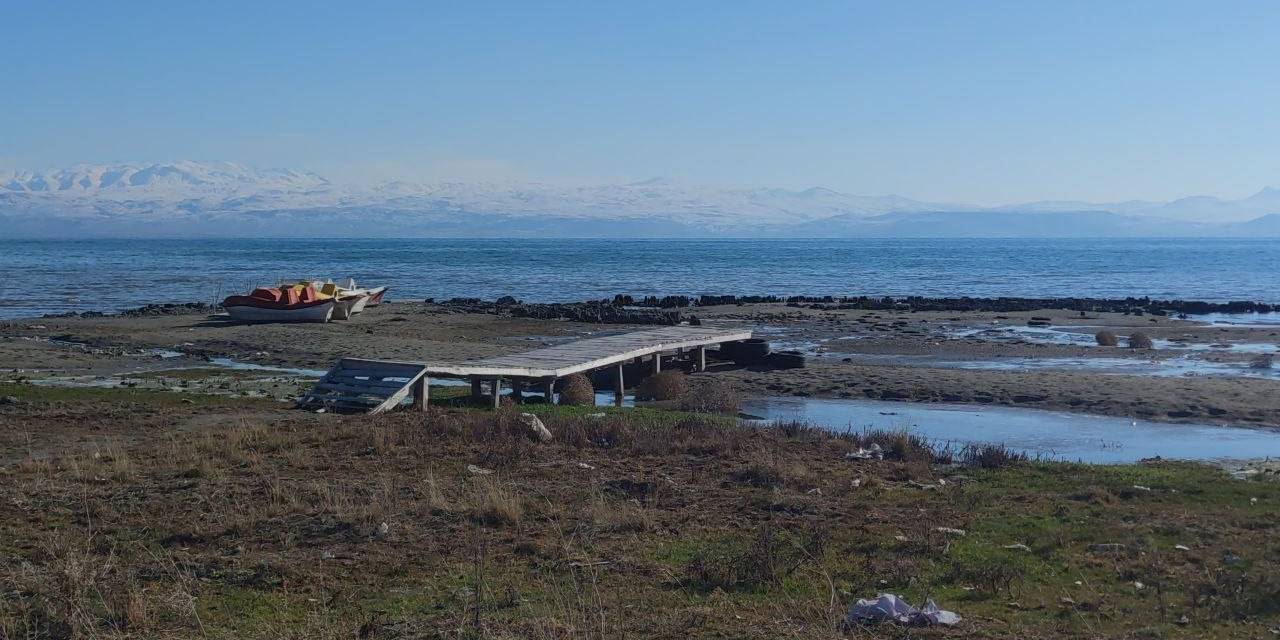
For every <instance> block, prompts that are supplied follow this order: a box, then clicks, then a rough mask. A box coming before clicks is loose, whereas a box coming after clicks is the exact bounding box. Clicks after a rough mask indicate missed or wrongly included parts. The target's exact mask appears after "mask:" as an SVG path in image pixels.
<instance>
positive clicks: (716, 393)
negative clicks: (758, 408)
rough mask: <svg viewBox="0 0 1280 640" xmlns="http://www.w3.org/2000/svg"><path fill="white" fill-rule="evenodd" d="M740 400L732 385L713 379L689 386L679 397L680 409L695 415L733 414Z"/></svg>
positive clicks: (740, 402)
mask: <svg viewBox="0 0 1280 640" xmlns="http://www.w3.org/2000/svg"><path fill="white" fill-rule="evenodd" d="M741 404H742V398H741V397H740V396H739V395H738V392H737V390H736V389H734V388H733V386H732V385H730V384H729V383H727V382H725V381H723V380H717V379H715V378H704V379H702V380H700V381H699V382H698V383H697V384H692V385H689V386H688V388H687V389H685V391H684V393H683V394H681V396H680V409H682V410H684V411H692V412H695V413H725V414H734V413H737V412H738V407H739V406H740V405H741Z"/></svg>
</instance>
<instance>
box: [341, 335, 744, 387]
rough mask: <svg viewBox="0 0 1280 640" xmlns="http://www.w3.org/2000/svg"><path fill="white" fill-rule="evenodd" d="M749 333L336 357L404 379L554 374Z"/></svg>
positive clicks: (619, 337)
mask: <svg viewBox="0 0 1280 640" xmlns="http://www.w3.org/2000/svg"><path fill="white" fill-rule="evenodd" d="M750 337H751V331H750V330H744V329H733V328H727V327H725V328H717V327H663V328H659V329H650V330H645V331H636V332H632V333H624V334H617V335H611V336H600V337H597V338H587V339H584V340H579V341H577V342H571V343H566V344H561V345H553V346H550V347H546V348H542V349H535V350H533V351H529V352H526V353H520V354H511V355H505V356H496V357H493V358H486V359H481V360H477V361H474V362H468V363H440V364H424V363H416V362H400V361H384V360H369V359H361V358H344V359H343V360H342V361H340V365H341V367H342V368H343V369H351V370H356V371H362V372H365V371H369V372H376V373H378V374H382V375H384V376H386V377H399V378H404V379H408V378H409V374H405V371H406V370H410V371H412V372H413V374H411V375H414V376H416V375H417V372H419V371H421V370H422V369H423V368H425V369H426V371H427V374H428V375H432V376H436V377H452V378H473V377H480V378H499V377H501V378H557V377H563V376H566V375H570V374H573V373H581V372H584V371H590V370H593V369H600V368H604V367H607V366H610V365H613V364H617V363H623V362H626V361H628V360H631V359H633V358H643V357H646V356H653V355H655V354H661V353H662V352H669V351H678V350H681V349H691V348H703V352H705V347H706V346H710V345H714V344H719V343H722V342H730V341H734V340H745V339H747V338H750ZM700 355H701V354H700ZM695 366H697V367H699V368H701V367H702V361H701V358H699V359H698V361H696V362H695ZM342 373H346V371H342ZM396 374H399V375H396ZM343 382H344V383H345V382H350V381H347V380H344V381H343ZM397 382H398V381H397Z"/></svg>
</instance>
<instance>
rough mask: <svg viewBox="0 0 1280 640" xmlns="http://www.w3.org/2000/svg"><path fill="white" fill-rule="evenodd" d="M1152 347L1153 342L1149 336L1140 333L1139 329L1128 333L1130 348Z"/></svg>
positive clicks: (1153, 345)
mask: <svg viewBox="0 0 1280 640" xmlns="http://www.w3.org/2000/svg"><path fill="white" fill-rule="evenodd" d="M1154 347H1155V343H1154V342H1152V341H1151V336H1149V335H1147V334H1145V333H1142V332H1141V331H1135V332H1133V333H1131V334H1129V348H1130V349H1151V348H1154Z"/></svg>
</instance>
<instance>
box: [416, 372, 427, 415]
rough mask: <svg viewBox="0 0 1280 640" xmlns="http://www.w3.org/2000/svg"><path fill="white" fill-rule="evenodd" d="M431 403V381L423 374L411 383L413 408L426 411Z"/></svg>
mask: <svg viewBox="0 0 1280 640" xmlns="http://www.w3.org/2000/svg"><path fill="white" fill-rule="evenodd" d="M430 402H431V379H430V378H428V377H427V376H426V374H423V375H422V377H421V378H418V379H417V380H416V381H415V382H414V383H413V408H414V409H417V410H418V411H426V410H427V405H428V404H430Z"/></svg>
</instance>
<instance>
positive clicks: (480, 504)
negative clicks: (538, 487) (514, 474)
mask: <svg viewBox="0 0 1280 640" xmlns="http://www.w3.org/2000/svg"><path fill="white" fill-rule="evenodd" d="M470 500H471V517H472V519H474V520H475V521H476V522H479V523H480V524H484V525H488V526H491V527H499V526H506V525H514V524H519V523H520V520H521V518H523V517H524V503H523V501H522V500H521V498H520V494H519V493H517V492H516V491H515V490H514V489H511V488H507V487H504V486H503V485H502V483H501V482H499V481H498V480H496V479H494V478H492V477H489V476H483V477H480V478H477V479H475V480H474V481H472V483H471V493H470Z"/></svg>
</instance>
